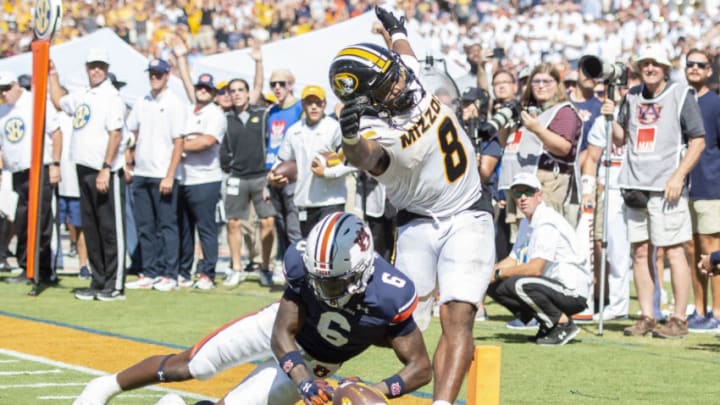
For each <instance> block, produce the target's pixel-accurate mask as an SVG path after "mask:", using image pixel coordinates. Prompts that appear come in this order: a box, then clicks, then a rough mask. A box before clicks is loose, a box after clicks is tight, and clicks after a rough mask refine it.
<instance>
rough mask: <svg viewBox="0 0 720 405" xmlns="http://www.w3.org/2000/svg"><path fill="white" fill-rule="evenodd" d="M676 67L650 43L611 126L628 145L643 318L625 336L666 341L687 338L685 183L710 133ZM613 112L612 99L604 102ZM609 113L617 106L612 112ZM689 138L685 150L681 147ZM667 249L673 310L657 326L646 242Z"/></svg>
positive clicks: (630, 217) (625, 182) (623, 175)
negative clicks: (674, 77) (675, 75)
mask: <svg viewBox="0 0 720 405" xmlns="http://www.w3.org/2000/svg"><path fill="white" fill-rule="evenodd" d="M671 68H672V65H671V63H670V60H669V59H668V57H667V55H666V54H665V51H664V50H663V49H662V48H661V47H660V46H659V45H657V44H647V45H645V46H644V47H643V48H642V49H641V50H640V53H639V55H638V56H637V58H636V59H635V70H636V71H637V72H638V73H639V74H640V78H641V80H642V84H641V85H640V86H637V87H634V88H632V89H630V92H629V93H628V94H627V95H626V96H625V98H624V100H623V103H622V105H621V107H620V111H619V114H618V119H617V120H616V121H613V124H612V125H613V141H614V142H615V144H616V145H618V146H623V145H627V147H626V148H625V162H624V164H623V166H622V168H621V169H620V173H619V175H618V183H619V186H620V187H621V188H622V189H623V198H624V199H625V204H626V205H627V209H626V218H627V222H628V236H629V239H630V243H631V244H632V246H631V249H632V256H633V273H634V278H635V288H636V289H637V294H638V301H639V303H640V311H641V316H640V318H639V319H638V321H637V322H636V323H635V325H633V326H631V327H628V328H626V329H625V331H624V333H625V335H627V336H642V335H646V334H648V333H650V332H652V334H653V336H656V337H661V338H679V337H683V336H686V335H687V333H688V326H687V321H686V320H685V310H686V308H687V303H688V299H689V292H690V269H689V266H688V262H687V258H686V256H685V249H684V247H683V244H684V243H685V242H687V241H689V240H690V238H691V237H692V235H691V233H692V227H691V221H690V212H689V208H688V200H687V189H686V187H685V184H686V182H685V180H686V177H687V175H688V173H689V172H690V170H691V169H692V168H693V166H695V164H696V163H697V161H698V159H699V158H700V154H701V153H702V150H703V149H704V147H705V140H704V138H703V137H704V135H705V129H704V127H703V121H702V116H701V113H700V108H699V107H698V103H697V100H696V98H695V92H694V91H693V89H691V88H690V87H689V86H687V85H682V84H679V83H675V82H672V81H669V80H668V77H669V74H670V70H671ZM605 104H609V105H608V106H607V107H606V106H603V109H604V110H605V109H606V108H608V109H609V108H610V107H614V103H613V100H611V99H610V98H608V99H607V100H605ZM609 111H612V109H609ZM685 140H687V143H688V145H687V150H686V151H685V152H684V155H683V149H684V146H685V145H684V143H685ZM650 243H652V244H653V245H654V246H658V247H664V249H665V257H666V258H667V260H668V262H669V264H670V272H671V276H672V285H673V298H674V302H675V308H674V312H673V315H672V316H671V317H670V319H669V320H668V321H667V323H666V324H665V325H664V326H663V327H661V328H658V329H655V326H656V320H655V318H654V317H653V292H654V289H655V288H654V282H653V281H654V280H653V279H654V277H655V276H654V275H653V272H652V271H651V270H650V267H649V264H648V251H649V245H650Z"/></svg>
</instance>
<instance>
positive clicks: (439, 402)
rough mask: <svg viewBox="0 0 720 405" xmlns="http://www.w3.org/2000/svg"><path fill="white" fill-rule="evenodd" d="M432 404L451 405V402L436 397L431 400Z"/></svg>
mask: <svg viewBox="0 0 720 405" xmlns="http://www.w3.org/2000/svg"><path fill="white" fill-rule="evenodd" d="M432 405H452V404H451V403H450V402H448V401H443V400H442V399H436V400H435V401H433V403H432Z"/></svg>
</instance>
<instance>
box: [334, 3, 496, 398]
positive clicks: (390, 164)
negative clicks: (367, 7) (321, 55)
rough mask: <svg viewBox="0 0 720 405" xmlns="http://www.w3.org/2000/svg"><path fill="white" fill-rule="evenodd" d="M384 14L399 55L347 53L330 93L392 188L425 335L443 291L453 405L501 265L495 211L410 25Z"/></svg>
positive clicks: (447, 394)
mask: <svg viewBox="0 0 720 405" xmlns="http://www.w3.org/2000/svg"><path fill="white" fill-rule="evenodd" d="M375 11H376V14H377V16H378V19H379V20H380V22H381V23H382V24H383V27H384V28H385V31H387V33H388V34H389V36H390V38H391V42H392V48H393V49H392V51H390V50H388V49H386V48H384V47H380V46H377V45H374V44H356V45H352V46H348V47H346V48H344V49H342V50H341V51H340V52H339V53H338V54H337V56H336V57H335V59H334V60H333V62H332V63H331V65H330V85H331V87H332V88H333V92H334V93H335V95H336V96H337V97H338V98H339V99H340V100H342V101H343V102H344V103H345V107H344V108H343V110H342V111H341V113H340V127H341V130H342V135H343V151H344V152H345V156H346V157H347V161H348V162H349V164H351V165H353V166H355V167H357V168H359V169H362V170H366V171H368V173H370V174H371V175H372V176H374V177H375V178H376V179H377V180H378V181H379V182H380V183H381V184H383V185H384V186H385V188H386V190H387V195H388V198H389V199H390V202H391V203H392V204H393V205H394V206H395V207H397V208H398V209H399V213H398V216H397V220H398V227H399V228H398V239H397V256H396V261H395V265H396V266H397V267H398V269H400V271H403V272H405V273H406V274H408V275H409V277H410V279H412V280H413V282H414V283H415V286H416V288H417V291H418V295H419V296H420V304H419V306H418V310H417V312H416V319H417V322H418V325H419V326H420V328H421V329H424V328H426V327H427V326H428V324H429V321H430V316H431V310H432V303H433V298H434V293H435V291H436V286H437V287H439V294H440V299H439V304H440V323H441V325H442V335H441V336H440V341H439V342H438V345H437V348H436V350H435V355H434V361H433V363H434V366H433V369H434V381H435V382H434V388H433V400H434V404H435V405H449V404H451V403H453V402H454V401H455V399H456V398H457V395H458V392H459V390H460V386H461V385H462V382H463V379H464V377H465V373H466V372H467V370H468V368H469V366H470V363H471V361H472V352H473V345H474V341H473V334H472V329H473V323H474V319H475V313H476V311H477V307H476V304H477V303H478V302H480V301H481V300H482V298H483V296H484V295H485V290H486V289H487V285H488V282H489V280H490V273H491V270H492V266H493V264H494V261H495V243H494V241H495V233H494V227H493V218H492V215H491V214H490V212H491V211H492V206H491V204H490V201H489V199H488V198H487V196H485V198H483V193H482V191H481V183H480V175H479V173H478V170H477V168H476V166H475V152H474V145H473V143H472V141H471V140H470V138H469V137H468V136H467V135H466V134H465V132H464V130H463V129H462V126H461V125H460V123H459V122H458V120H457V118H456V116H455V113H454V111H452V110H451V109H450V108H449V107H447V106H445V105H443V104H442V103H441V102H440V100H438V99H437V98H436V97H434V96H432V95H431V94H429V93H426V92H425V90H424V89H423V87H422V85H421V84H420V82H419V81H418V80H417V79H416V77H417V76H416V73H417V72H419V63H418V61H417V59H416V57H415V54H414V53H413V50H412V48H411V46H410V43H409V42H408V41H407V37H406V31H405V27H404V19H402V18H401V19H397V18H396V17H394V16H393V15H392V14H390V13H389V12H388V11H386V10H384V9H382V8H379V7H377V8H376V9H375Z"/></svg>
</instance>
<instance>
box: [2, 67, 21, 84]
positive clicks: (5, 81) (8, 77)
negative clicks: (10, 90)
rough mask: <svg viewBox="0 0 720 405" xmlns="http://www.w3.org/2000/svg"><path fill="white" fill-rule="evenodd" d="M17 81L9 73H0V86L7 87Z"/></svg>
mask: <svg viewBox="0 0 720 405" xmlns="http://www.w3.org/2000/svg"><path fill="white" fill-rule="evenodd" d="M16 81H17V79H16V78H15V75H14V74H12V73H10V72H7V71H5V72H0V86H9V85H11V84H13V83H15V82H16Z"/></svg>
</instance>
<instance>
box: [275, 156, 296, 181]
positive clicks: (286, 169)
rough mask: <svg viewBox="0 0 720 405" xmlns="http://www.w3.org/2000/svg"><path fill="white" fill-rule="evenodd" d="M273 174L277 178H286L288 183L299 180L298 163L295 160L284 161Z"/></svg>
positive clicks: (276, 167)
mask: <svg viewBox="0 0 720 405" xmlns="http://www.w3.org/2000/svg"><path fill="white" fill-rule="evenodd" d="M272 172H273V173H274V174H275V175H277V176H285V177H287V179H288V182H290V183H292V182H294V181H295V180H297V163H296V162H295V161H294V160H283V161H282V162H280V164H278V165H277V166H275V168H274V169H273V170H272Z"/></svg>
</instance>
